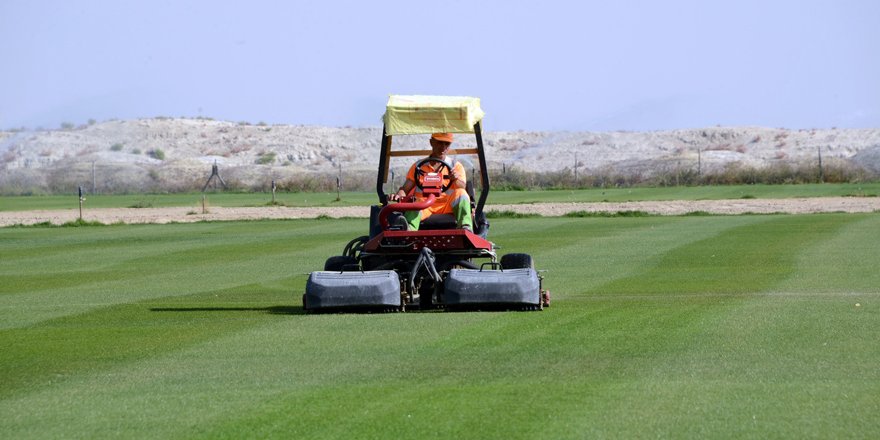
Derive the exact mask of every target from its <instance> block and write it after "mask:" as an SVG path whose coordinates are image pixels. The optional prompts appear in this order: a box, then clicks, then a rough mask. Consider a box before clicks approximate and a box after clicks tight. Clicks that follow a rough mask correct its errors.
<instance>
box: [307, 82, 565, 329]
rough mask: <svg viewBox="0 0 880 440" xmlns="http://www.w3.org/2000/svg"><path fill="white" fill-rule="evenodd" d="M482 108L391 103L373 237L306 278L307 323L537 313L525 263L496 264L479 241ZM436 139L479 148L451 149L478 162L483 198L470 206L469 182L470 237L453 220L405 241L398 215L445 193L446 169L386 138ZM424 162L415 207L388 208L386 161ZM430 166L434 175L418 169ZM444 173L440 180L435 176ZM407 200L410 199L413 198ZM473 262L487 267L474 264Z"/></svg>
mask: <svg viewBox="0 0 880 440" xmlns="http://www.w3.org/2000/svg"><path fill="white" fill-rule="evenodd" d="M482 116H483V111H482V110H481V109H480V106H479V99H477V98H468V97H444V96H394V95H392V96H391V97H390V98H389V101H388V105H387V108H386V111H385V116H384V122H385V126H384V128H383V130H382V142H381V152H380V156H379V172H378V174H377V180H376V193H377V195H378V196H379V202H380V205H375V206H372V207H371V212H370V234H369V235H365V236H361V237H357V238H355V239H354V240H351V241H350V242H349V243H348V244H347V245H346V246H345V248H344V250H343V252H342V255H338V256H333V257H330V258H328V259H327V261H326V262H325V263H324V270H323V271H316V272H312V273H311V274H310V275H309V279H308V282H307V283H306V290H305V294H304V295H303V308H304V309H305V310H306V311H307V312H311V313H325V312H355V313H356V312H400V311H405V310H412V309H419V310H432V309H445V310H543V308H544V307H546V306H549V305H550V293H549V292H548V291H546V290H544V289H542V280H543V277H541V276H540V275H539V273H538V271H537V270H536V269H535V265H534V261H533V260H532V257H531V256H529V255H528V254H521V253H511V254H506V255H503V256H502V257H501V258H500V259H499V258H498V257H497V254H496V252H495V245H494V244H493V243H492V242H490V241H488V240H486V237H487V235H488V232H489V222H488V221H487V220H486V216H485V213H484V212H483V207H484V205H485V202H486V197H487V196H488V194H489V176H488V173H487V171H486V170H487V167H486V157H485V150H484V148H483V139H482V132H481V126H480V121H481V120H482ZM437 132H450V133H473V134H474V135H475V136H476V148H464V149H455V152H454V153H452V154H471V155H476V156H477V157H478V159H479V163H480V167H479V169H480V178H481V183H482V186H481V190H480V197H479V200H478V201H477V202H476V203H475V202H474V200H475V197H474V189H473V183H472V182H468V187H467V191H468V194H469V196H470V199H471V209H472V214H473V219H474V227H475V229H474V231H473V232H471V231H470V230H467V229H456V220H455V218H454V217H453V216H452V215H448V214H434V215H432V216H431V217H429V218H427V219H426V220H424V221H422V222H421V224H420V227H419V230H418V231H408V230H407V228H406V222H405V219H404V217H403V215H402V213H403V212H405V211H415V210H422V209H425V208H426V207H428V206H430V205H431V204H432V203H433V201H434V199H435V198H436V197H438V196H439V195H440V194H441V193H442V192H444V191H446V190H447V189H448V188H449V185H450V184H451V182H450V181H449V177H448V175H449V174H451V170H452V168H453V165H452V164H450V163H449V162H446V161H442V160H440V159H437V158H431V157H427V156H429V155H430V154H431V150H398V151H392V148H391V145H392V142H391V141H392V136H394V135H402V134H430V133H437ZM400 156H423V157H426V158H425V159H423V160H421V161H419V162H418V164H417V165H416V176H415V177H416V179H415V180H416V188H415V189H414V192H415V191H421V193H422V196H423V197H422V198H421V199H420V200H419V201H417V200H416V199H415V198H414V197H408V198H407V199H406V201H404V202H401V203H389V200H388V197H387V195H386V194H385V191H384V184H385V183H386V182H387V181H388V173H389V164H390V159H391V157H400ZM429 162H436V163H437V164H438V165H439V169H438V170H437V171H436V172H424V171H422V170H421V166H422V165H423V164H425V163H429ZM444 168H445V169H446V170H447V173H446V174H445V175H444V173H443V172H442V171H443V170H444ZM410 196H412V194H410ZM479 260H485V261H482V262H478V261H479Z"/></svg>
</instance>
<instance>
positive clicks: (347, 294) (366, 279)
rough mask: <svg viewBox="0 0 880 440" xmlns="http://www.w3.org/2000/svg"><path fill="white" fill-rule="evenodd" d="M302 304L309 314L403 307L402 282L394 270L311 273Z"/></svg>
mask: <svg viewBox="0 0 880 440" xmlns="http://www.w3.org/2000/svg"><path fill="white" fill-rule="evenodd" d="M303 302H304V307H305V309H306V310H318V309H326V308H330V309H332V308H342V307H400V305H401V304H400V278H398V276H397V272H395V271H393V270H376V271H368V272H360V271H357V272H324V271H318V272H312V273H311V274H310V275H309V280H308V282H306V293H305V296H304V297H303Z"/></svg>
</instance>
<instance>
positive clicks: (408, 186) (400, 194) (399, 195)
mask: <svg viewBox="0 0 880 440" xmlns="http://www.w3.org/2000/svg"><path fill="white" fill-rule="evenodd" d="M414 186H416V183H415V182H414V181H412V180H410V179H406V182H403V186H401V187H400V189H398V190H397V192H396V193H394V194H391V195H389V196H388V200H391V201H392V202H397V201H399V200H401V199H403V198H404V197H406V195H407V194H409V192H410V191H412V189H413V187H414Z"/></svg>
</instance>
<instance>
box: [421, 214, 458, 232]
mask: <svg viewBox="0 0 880 440" xmlns="http://www.w3.org/2000/svg"><path fill="white" fill-rule="evenodd" d="M457 225H458V222H456V221H455V216H454V215H452V214H434V215H432V216H430V217H428V218H426V219H424V220H422V223H421V224H419V229H421V230H436V229H455V227H456V226H457Z"/></svg>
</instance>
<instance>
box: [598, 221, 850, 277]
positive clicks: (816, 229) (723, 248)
mask: <svg viewBox="0 0 880 440" xmlns="http://www.w3.org/2000/svg"><path fill="white" fill-rule="evenodd" d="M757 218H759V219H763V220H764V221H759V222H757V223H753V224H749V225H744V226H739V227H735V228H731V229H727V230H725V231H724V232H722V233H720V234H718V235H717V236H714V237H710V238H706V239H703V240H700V241H697V242H694V243H690V244H685V245H683V246H680V247H678V248H676V249H674V250H671V251H669V252H666V253H665V254H664V255H663V257H662V259H660V260H659V261H657V262H656V264H655V265H654V266H653V267H651V268H649V269H648V270H646V271H644V272H642V273H640V274H638V275H634V276H631V277H627V278H623V279H618V280H615V281H613V282H611V283H609V284H606V285H604V286H601V287H600V288H599V289H597V292H601V293H624V294H631V293H663V292H669V293H707V292H708V293H714V292H729V293H746V292H762V291H766V290H767V289H768V288H770V287H771V286H773V285H775V284H777V283H779V282H780V281H781V280H784V279H787V278H788V277H790V276H791V275H792V274H793V273H794V271H795V265H796V257H797V255H798V253H799V252H801V251H802V250H805V249H807V248H809V247H810V246H811V245H813V244H815V243H817V242H820V241H822V240H827V239H829V238H831V237H833V236H834V235H835V234H836V233H837V232H838V231H839V230H840V229H841V228H843V227H844V226H846V225H847V224H848V223H851V222H855V221H857V220H858V219H859V218H858V217H855V216H846V215H821V216H810V217H803V216H766V217H757Z"/></svg>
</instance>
